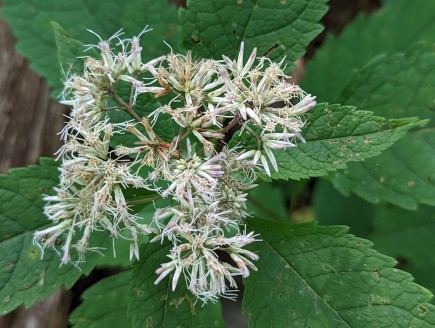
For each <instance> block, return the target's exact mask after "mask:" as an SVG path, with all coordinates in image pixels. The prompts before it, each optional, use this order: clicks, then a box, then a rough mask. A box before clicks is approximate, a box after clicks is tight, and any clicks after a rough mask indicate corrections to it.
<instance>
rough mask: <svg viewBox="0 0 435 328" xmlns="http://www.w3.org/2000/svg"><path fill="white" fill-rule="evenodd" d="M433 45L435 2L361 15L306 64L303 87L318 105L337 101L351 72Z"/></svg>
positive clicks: (405, 2) (407, 0) (399, 4)
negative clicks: (383, 56) (418, 46)
mask: <svg viewBox="0 0 435 328" xmlns="http://www.w3.org/2000/svg"><path fill="white" fill-rule="evenodd" d="M404 17H406V21H405V20H404ZM434 41H435V2H434V1H426V0H418V1H415V0H398V1H395V3H394V4H392V5H388V6H385V7H384V8H382V9H381V10H379V11H378V12H376V13H374V14H371V15H370V16H368V17H367V16H366V15H359V16H358V17H357V18H355V19H354V20H353V21H352V22H351V23H350V24H349V25H347V27H346V28H345V29H344V31H343V32H342V33H341V34H340V36H338V37H336V36H333V35H332V34H330V35H329V36H328V37H327V39H326V41H325V42H324V44H322V47H321V48H320V49H319V50H318V51H317V52H316V55H315V57H314V59H313V60H311V61H309V62H308V63H307V66H306V71H305V75H304V80H303V87H304V89H306V90H309V92H310V93H312V94H314V95H316V96H317V99H318V100H319V101H329V102H331V101H334V100H337V97H338V96H339V94H340V93H341V91H342V90H343V89H344V88H345V86H346V85H347V82H348V81H349V78H350V77H351V74H352V72H354V71H355V70H357V69H359V68H361V67H362V66H364V65H365V64H366V63H367V62H368V61H369V60H371V59H372V58H373V57H374V56H376V55H378V54H381V53H384V54H387V55H392V54H395V53H398V52H403V51H407V50H408V49H410V48H411V47H412V46H413V45H415V44H416V43H418V42H426V43H427V44H432V43H433V42H434ZM408 66H409V65H406V66H405V67H403V68H407V67H408ZM398 82H399V83H400V81H398ZM354 105H356V106H358V105H359V104H354ZM376 114H378V113H376ZM396 117H397V116H396Z"/></svg>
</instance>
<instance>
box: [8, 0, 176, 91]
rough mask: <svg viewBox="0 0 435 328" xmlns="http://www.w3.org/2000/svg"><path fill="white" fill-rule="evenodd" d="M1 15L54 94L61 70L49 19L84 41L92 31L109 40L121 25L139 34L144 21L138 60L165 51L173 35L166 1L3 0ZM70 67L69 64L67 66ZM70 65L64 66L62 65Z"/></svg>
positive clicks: (128, 33)
mask: <svg viewBox="0 0 435 328" xmlns="http://www.w3.org/2000/svg"><path fill="white" fill-rule="evenodd" d="M3 3H4V7H3V9H2V16H3V17H4V19H5V20H6V21H7V22H8V23H9V25H10V26H11V27H12V30H13V32H14V34H15V35H16V36H17V38H18V43H17V49H18V50H19V51H20V52H21V53H22V54H23V55H24V56H25V57H27V58H28V59H29V60H30V62H31V67H32V68H33V69H34V70H35V71H36V72H37V73H38V74H40V75H41V76H43V77H44V78H46V79H47V81H48V83H49V85H51V86H52V87H54V88H55V91H57V93H56V96H57V94H58V93H59V92H60V91H61V90H62V88H63V80H64V77H63V74H62V73H61V67H60V65H59V61H58V58H57V55H56V44H55V38H54V33H53V30H52V27H51V25H50V22H51V21H55V22H58V23H59V24H60V25H61V26H62V27H63V28H64V29H65V32H66V33H67V34H68V35H70V36H71V37H72V38H74V39H78V40H80V41H81V42H83V43H84V44H88V43H92V44H95V43H98V39H97V38H96V36H95V35H93V34H91V33H88V32H86V29H90V30H93V31H95V32H96V33H98V34H99V35H100V36H101V38H103V39H108V38H109V37H110V36H111V35H113V34H114V33H115V32H116V31H117V30H119V29H120V28H123V30H124V32H125V36H126V37H132V36H134V35H137V34H139V33H140V32H141V31H142V29H143V28H144V27H145V26H147V25H148V26H149V27H151V28H153V31H152V32H149V33H147V34H146V35H144V36H143V37H142V40H141V41H142V46H143V47H144V49H145V51H144V52H143V56H142V57H143V60H144V61H145V60H149V59H152V58H154V57H158V56H160V55H162V54H165V53H167V52H168V50H169V49H168V47H167V46H166V45H165V44H164V43H163V40H166V41H167V42H169V43H173V46H174V47H175V46H176V44H175V43H176V42H174V40H173V35H174V32H175V24H176V8H175V7H173V6H169V5H168V3H167V1H152V0H125V1H117V0H106V1H104V2H103V1H99V0H86V1H56V0H44V1H39V0H20V1H16V0H4V1H3ZM68 66H69V65H68ZM68 68H69V67H64V69H65V70H67V69H68Z"/></svg>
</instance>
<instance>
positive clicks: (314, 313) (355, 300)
mask: <svg viewBox="0 0 435 328" xmlns="http://www.w3.org/2000/svg"><path fill="white" fill-rule="evenodd" d="M248 225H249V226H250V227H251V228H252V229H254V230H255V231H256V232H257V233H260V234H261V237H262V239H263V242H259V243H257V250H258V251H259V255H260V260H259V261H258V262H257V263H256V265H257V267H258V273H254V274H252V276H251V277H249V278H248V279H246V281H245V295H244V306H243V308H244V311H245V312H247V313H248V314H249V319H250V327H266V326H270V325H277V326H283V325H284V326H291V327H298V326H304V327H313V328H317V327H321V328H325V327H331V328H332V327H334V328H335V327H419V328H421V327H433V325H435V307H434V306H433V305H431V304H428V303H427V302H429V301H430V299H431V298H432V295H431V293H430V292H429V291H428V290H426V289H425V288H423V287H421V286H419V285H417V284H415V283H414V282H412V280H413V278H412V276H411V275H410V274H409V273H406V272H403V271H400V270H398V269H395V268H394V265H395V264H396V261H395V260H394V259H393V258H391V257H388V256H385V255H382V254H380V253H378V252H376V251H375V250H373V249H371V243H370V242H369V241H367V240H364V239H360V238H357V237H354V236H352V235H348V234H346V232H347V230H348V229H347V228H346V227H343V226H332V227H321V226H317V225H314V224H298V225H290V224H282V223H275V224H273V225H271V224H270V222H264V221H260V220H249V222H248Z"/></svg>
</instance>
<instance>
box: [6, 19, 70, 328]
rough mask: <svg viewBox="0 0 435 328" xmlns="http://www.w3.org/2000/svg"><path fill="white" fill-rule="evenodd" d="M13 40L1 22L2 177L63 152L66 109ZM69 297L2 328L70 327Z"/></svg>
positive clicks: (22, 313)
mask: <svg viewBox="0 0 435 328" xmlns="http://www.w3.org/2000/svg"><path fill="white" fill-rule="evenodd" d="M14 44H15V39H14V37H13V35H12V33H11V31H10V29H9V28H8V27H7V25H6V24H5V22H4V21H2V20H1V19H0V172H1V173H5V172H6V171H7V170H8V169H9V168H11V167H19V166H25V165H28V164H35V163H37V162H38V158H39V157H40V156H41V155H42V156H52V154H53V153H54V152H55V151H56V150H57V149H58V148H59V145H60V140H59V137H58V136H57V133H58V131H60V130H61V128H62V126H63V121H64V118H63V114H64V112H65V108H64V106H62V105H60V104H59V103H57V102H56V101H54V100H52V99H50V90H49V88H48V86H47V85H46V84H45V82H44V81H43V80H42V79H41V78H40V77H39V76H37V75H36V74H35V73H34V72H32V71H31V70H30V69H29V65H28V62H27V61H26V60H25V59H24V58H22V57H21V56H20V55H19V54H18V53H17V52H16V51H15V49H14ZM70 301H71V294H70V292H67V291H64V290H62V289H61V290H59V291H58V292H57V293H55V294H54V295H52V296H51V297H49V298H48V299H46V300H44V301H40V302H37V303H36V304H35V305H34V306H33V307H32V308H30V309H25V308H23V307H21V308H18V309H17V310H15V311H13V312H11V313H9V314H8V315H6V316H3V317H0V327H2V328H63V327H68V314H69V309H70Z"/></svg>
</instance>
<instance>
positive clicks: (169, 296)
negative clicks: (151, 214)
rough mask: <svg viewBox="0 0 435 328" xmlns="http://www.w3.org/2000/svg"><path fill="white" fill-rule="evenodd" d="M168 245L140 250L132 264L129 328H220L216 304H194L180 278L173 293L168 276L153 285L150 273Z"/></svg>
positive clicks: (220, 319)
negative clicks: (131, 323)
mask: <svg viewBox="0 0 435 328" xmlns="http://www.w3.org/2000/svg"><path fill="white" fill-rule="evenodd" d="M171 247H172V244H167V243H166V244H164V245H161V244H159V243H151V244H148V245H144V246H143V247H142V248H141V250H140V254H141V260H140V261H139V262H138V263H137V264H136V265H135V267H134V269H133V272H132V280H131V285H130V294H129V298H130V302H129V306H128V313H129V316H131V317H132V320H133V327H138V328H139V327H162V328H166V327H180V328H182V327H187V328H191V327H192V328H194V327H204V323H206V325H207V326H208V327H224V326H225V324H224V323H223V319H222V316H221V307H220V304H219V303H217V304H212V303H208V304H206V305H202V304H201V302H200V301H199V302H196V301H197V300H196V298H195V296H193V295H192V294H191V293H190V292H189V291H188V290H187V288H186V286H185V283H184V281H183V279H180V281H179V282H178V286H177V289H176V290H175V292H172V291H171V284H172V280H171V276H169V277H167V278H165V279H164V280H163V281H161V282H160V283H159V284H158V285H154V281H155V280H156V279H157V275H156V274H155V273H154V271H155V270H156V269H157V268H159V267H160V264H161V263H163V262H164V261H165V258H166V254H168V252H169V250H170V248H171Z"/></svg>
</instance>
